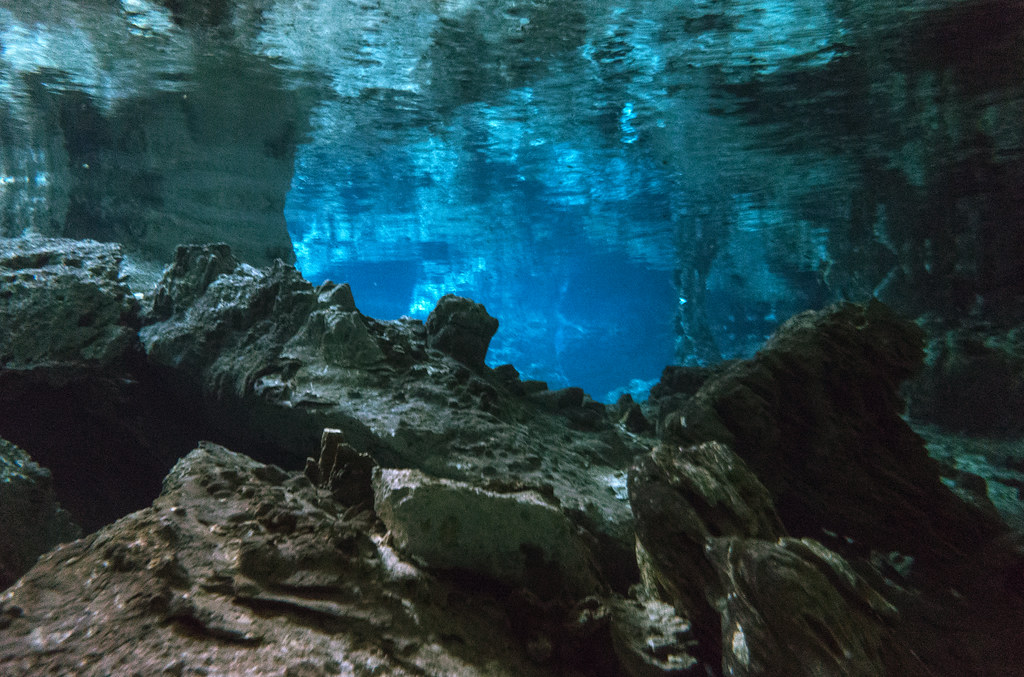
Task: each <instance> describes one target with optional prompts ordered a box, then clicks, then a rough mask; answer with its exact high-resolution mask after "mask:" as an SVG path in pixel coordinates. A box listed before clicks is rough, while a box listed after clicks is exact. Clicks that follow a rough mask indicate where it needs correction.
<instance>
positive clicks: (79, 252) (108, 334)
mask: <svg viewBox="0 0 1024 677" xmlns="http://www.w3.org/2000/svg"><path fill="white" fill-rule="evenodd" d="M121 260H122V253H121V248H120V247H119V246H118V245H111V244H100V243H98V242H90V241H78V240H58V239H48V238H39V237H25V238H16V239H0V289H2V290H3V291H2V292H0V366H2V368H3V371H4V373H5V374H6V375H7V378H13V377H14V376H15V374H17V375H19V376H20V377H23V378H24V377H26V376H28V375H31V377H32V378H36V379H49V380H50V381H52V382H54V383H57V382H62V381H66V380H70V379H73V378H75V377H76V376H77V375H78V374H80V373H82V372H83V371H88V370H92V371H96V370H104V369H107V368H109V367H111V366H115V365H116V366H120V367H121V368H122V369H124V368H125V366H126V363H127V362H128V361H129V359H130V357H131V356H132V354H133V351H135V350H136V349H137V348H138V342H137V340H136V338H135V331H134V329H133V327H132V325H133V324H134V323H135V322H136V321H137V319H136V314H137V303H136V301H135V298H134V297H133V296H132V294H131V292H130V290H129V289H128V287H127V286H126V285H124V284H123V283H122V282H121V280H120V276H121V273H120V271H121ZM118 363H119V364H118Z"/></svg>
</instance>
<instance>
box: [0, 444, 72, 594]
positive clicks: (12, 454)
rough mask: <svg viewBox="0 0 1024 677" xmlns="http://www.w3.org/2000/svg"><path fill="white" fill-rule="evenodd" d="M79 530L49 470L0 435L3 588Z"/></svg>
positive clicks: (0, 573) (0, 572) (0, 566)
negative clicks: (62, 504)
mask: <svg viewBox="0 0 1024 677" xmlns="http://www.w3.org/2000/svg"><path fill="white" fill-rule="evenodd" d="M80 533H81V529H79V528H78V526H77V525H75V524H74V523H73V522H72V521H71V516H70V515H68V513H67V512H65V511H64V509H62V508H61V507H60V506H59V505H58V504H57V499H56V497H55V496H54V493H53V486H52V482H51V478H50V471H49V470H47V469H45V468H41V467H40V466H39V465H37V464H36V463H35V462H34V461H33V460H32V459H31V458H29V455H28V454H26V453H25V452H24V451H23V450H21V449H19V448H18V447H16V446H14V445H13V444H11V443H10V442H8V441H7V440H3V439H0V534H3V538H0V590H2V589H4V588H6V587H7V586H9V585H10V584H11V583H13V582H14V581H15V580H17V579H18V577H20V576H21V575H22V574H23V573H25V572H26V571H28V570H29V568H30V567H31V566H32V565H33V564H35V561H36V559H37V558H38V557H39V555H41V554H43V553H44V552H46V551H48V550H50V549H51V548H52V547H54V546H55V545H57V544H58V543H63V542H66V541H71V540H74V539H76V538H78V536H79V534H80Z"/></svg>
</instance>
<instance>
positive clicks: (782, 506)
mask: <svg viewBox="0 0 1024 677" xmlns="http://www.w3.org/2000/svg"><path fill="white" fill-rule="evenodd" d="M921 344H922V334H921V331H920V330H919V329H918V328H917V327H916V326H914V325H912V324H909V323H906V322H904V321H902V320H899V319H898V318H897V317H896V316H895V315H894V314H893V313H892V312H891V311H889V310H888V309H887V308H886V307H885V306H883V305H882V304H880V303H877V302H872V303H869V304H868V305H856V304H842V305H839V306H836V307H833V308H831V309H828V310H825V311H821V312H807V313H802V314H800V315H797V316H796V317H794V318H792V319H790V320H789V321H788V322H786V323H785V324H784V325H783V327H782V328H780V330H779V331H778V333H776V334H775V336H773V337H772V339H771V340H770V341H768V343H767V344H765V346H764V348H762V349H761V350H760V351H759V352H758V354H757V355H756V356H755V357H754V358H753V359H751V360H747V361H744V362H740V363H738V364H736V365H734V366H733V367H731V368H729V369H728V370H726V371H725V372H724V373H722V374H721V375H719V376H717V377H715V378H713V379H711V380H710V381H708V382H707V383H706V384H705V385H704V386H703V387H702V388H701V389H700V391H699V392H698V393H697V394H696V396H695V397H693V398H692V399H691V400H690V401H689V402H688V403H687V404H686V405H685V406H684V407H683V408H682V409H681V410H679V411H678V412H676V413H674V414H672V415H671V418H670V419H669V420H668V421H667V423H666V431H665V439H666V440H668V441H671V442H673V443H681V444H692V443H696V442H703V441H707V440H717V441H720V442H723V443H725V444H727V445H729V446H730V447H731V448H732V449H733V450H734V451H735V453H736V454H737V455H739V456H740V457H741V458H743V459H744V460H745V461H746V462H747V464H748V465H749V466H750V468H751V470H752V471H753V472H754V473H755V474H756V475H757V477H758V479H759V480H760V481H761V482H762V483H763V484H764V485H765V487H767V489H768V491H769V493H770V494H771V496H772V500H773V501H774V503H775V507H776V508H777V510H778V512H779V515H780V517H781V518H782V521H783V523H784V524H785V525H786V527H787V528H788V529H789V530H790V532H791V533H792V534H793V535H795V536H810V537H812V538H818V539H822V538H826V537H828V533H829V532H831V533H834V534H838V535H839V537H840V538H839V539H833V540H832V541H831V543H832V544H833V545H834V546H835V547H840V546H842V540H843V539H846V538H849V539H852V543H851V544H850V545H852V546H853V547H851V548H844V549H845V550H846V551H847V552H855V551H856V550H857V548H858V547H859V548H861V550H862V551H864V552H866V551H868V550H878V551H881V552H888V551H900V552H902V553H905V554H908V555H911V556H912V557H914V558H916V559H917V560H918V561H919V563H920V564H922V565H925V566H938V567H941V566H952V565H955V563H956V561H957V559H958V558H959V557H961V556H962V555H964V554H965V553H969V552H971V551H972V550H973V549H975V548H977V547H978V545H979V544H980V543H982V542H984V541H985V540H987V539H990V538H992V537H993V536H994V535H995V534H997V533H998V532H999V531H1000V530H1001V528H1002V527H1001V525H999V524H998V523H997V522H995V521H993V520H992V519H990V517H989V516H988V515H986V514H984V513H982V512H981V511H978V510H974V509H972V508H971V507H970V506H968V505H967V504H965V503H963V502H962V501H960V500H959V499H957V498H956V497H955V496H954V495H953V493H952V492H950V491H949V490H948V489H947V488H946V487H945V486H943V485H942V484H941V483H940V481H939V472H938V467H937V465H936V464H935V463H934V462H933V461H932V460H931V459H929V458H928V454H927V450H926V449H925V446H924V442H923V441H922V440H921V438H920V437H918V436H917V435H916V434H915V433H914V432H913V431H912V430H911V428H910V427H909V426H908V425H907V424H906V422H905V421H904V420H903V419H902V418H900V414H901V413H902V411H903V408H904V404H903V401H902V400H901V399H900V396H899V393H898V389H899V386H900V383H901V382H902V381H903V380H904V379H906V378H907V377H908V376H910V375H911V374H913V373H914V372H916V371H917V370H918V369H919V368H920V365H921V361H922V358H923V352H922V345H921ZM882 516H886V517H885V518H884V519H880V517H882ZM890 516H898V517H890Z"/></svg>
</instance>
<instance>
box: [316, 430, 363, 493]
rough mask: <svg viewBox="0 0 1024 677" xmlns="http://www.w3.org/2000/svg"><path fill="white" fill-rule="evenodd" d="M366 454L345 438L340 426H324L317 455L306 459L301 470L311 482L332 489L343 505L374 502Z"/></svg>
mask: <svg viewBox="0 0 1024 677" xmlns="http://www.w3.org/2000/svg"><path fill="white" fill-rule="evenodd" d="M375 465H376V464H375V463H374V462H373V459H372V458H371V457H370V456H369V455H368V454H364V453H361V452H359V451H356V450H355V449H354V448H353V447H352V445H350V444H348V443H347V442H345V434H344V433H343V432H342V431H340V430H335V429H332V428H325V429H324V434H323V437H321V438H320V458H319V459H317V460H313V459H312V458H307V459H306V467H305V470H304V474H305V475H306V478H307V479H308V480H309V481H310V482H312V483H313V484H314V485H316V486H319V487H324V488H326V489H327V490H329V491H330V492H331V496H333V497H334V500H336V501H338V502H339V503H343V504H345V505H362V504H366V505H373V486H372V480H373V468H374V466H375Z"/></svg>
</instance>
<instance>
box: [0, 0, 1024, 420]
mask: <svg viewBox="0 0 1024 677" xmlns="http://www.w3.org/2000/svg"><path fill="white" fill-rule="evenodd" d="M172 4H173V3H172ZM257 4H258V5H259V10H258V11H257V10H256V9H255V8H254V7H250V5H249V4H247V3H241V4H239V5H238V6H237V7H235V6H232V7H233V9H232V10H231V12H228V13H226V14H224V15H223V16H221V15H220V14H218V16H219V17H220V18H219V19H218V21H221V20H222V21H223V23H222V24H219V25H212V24H211V25H205V24H202V22H198V23H195V24H190V23H188V22H183V21H182V19H181V17H180V16H176V15H175V12H174V11H173V10H172V9H168V6H167V3H162V4H161V3H153V2H148V0H131V1H130V2H129V1H128V0H125V2H122V3H112V4H111V3H76V2H70V1H65V0H58V1H56V2H53V3H42V4H40V3H38V2H35V1H34V0H7V1H6V2H5V3H3V6H2V7H0V232H7V231H12V232H14V231H17V230H18V229H19V228H22V229H23V228H26V227H29V228H34V229H36V230H40V231H42V232H47V233H63V234H72V235H79V236H89V237H99V238H103V239H121V240H124V241H126V242H127V243H128V244H129V245H133V246H135V247H136V248H138V249H141V250H143V251H148V252H165V253H166V255H169V252H170V248H171V247H173V245H174V244H177V243H178V242H179V241H180V240H182V239H193V238H195V237H206V236H208V237H215V238H217V239H225V240H229V241H231V242H232V244H233V246H235V248H236V251H244V252H246V255H251V256H253V257H254V259H257V258H258V259H261V261H259V262H260V263H261V264H265V263H266V262H268V261H269V260H272V259H273V257H274V256H275V255H278V254H279V253H281V251H282V248H283V249H284V251H285V253H286V250H287V246H288V240H289V239H290V241H291V244H292V247H293V249H294V254H295V257H296V260H297V263H298V266H299V268H300V269H301V270H302V272H303V273H304V274H305V275H306V276H307V277H308V278H309V279H310V280H311V281H313V282H318V281H320V280H322V279H326V278H331V279H334V280H335V281H338V282H342V281H345V282H349V283H350V284H351V285H352V287H353V291H354V295H355V300H356V303H357V305H358V306H359V308H360V309H361V310H362V311H363V312H364V313H366V314H368V315H372V316H376V317H380V318H385V319H387V318H396V317H400V316H403V315H409V316H412V317H417V318H425V317H426V316H427V314H428V313H429V312H430V310H431V309H432V308H433V307H434V305H435V303H436V302H437V300H438V299H439V298H440V297H441V296H442V295H444V294H446V293H456V294H461V295H464V296H468V297H470V298H473V299H475V300H477V301H479V302H482V303H484V304H485V305H486V306H487V308H488V310H489V311H490V313H491V314H492V315H494V316H496V317H497V318H498V319H499V320H500V322H501V326H500V329H499V330H498V334H497V335H496V336H495V338H494V341H493V342H492V345H491V350H490V354H489V356H488V362H489V364H491V365H497V364H502V363H511V364H513V365H515V367H516V368H517V369H519V371H520V372H521V374H522V375H523V377H524V378H535V379H542V380H545V381H548V382H549V384H550V385H551V386H552V387H559V386H564V385H579V386H582V387H583V388H584V389H585V390H586V391H587V392H589V393H590V394H591V395H592V396H593V397H595V398H598V399H601V400H606V401H607V400H610V399H614V398H615V397H616V394H617V393H618V392H622V391H624V390H626V391H632V392H634V393H636V394H638V395H641V394H642V392H643V391H644V389H645V388H646V387H647V386H648V385H649V384H650V383H651V382H652V381H653V380H655V379H657V378H658V375H659V373H660V371H661V369H662V367H663V366H664V365H666V364H670V363H683V364H709V363H714V362H716V361H718V360H721V359H725V358H731V357H743V356H747V355H750V354H751V353H752V352H754V351H755V350H756V349H757V348H758V346H759V345H760V344H761V343H762V342H763V341H764V340H765V338H766V337H767V336H768V335H770V333H771V332H772V331H773V330H774V329H775V328H776V327H777V326H778V325H779V323H781V322H783V321H785V320H786V319H787V318H788V317H790V316H791V315H793V314H794V313H797V312H800V311H802V310H804V309H808V308H818V307H821V306H823V305H824V304H826V303H829V302H830V301H833V300H836V299H844V298H848V299H854V300H863V299H865V298H867V297H869V296H876V297H878V298H880V299H882V300H884V301H885V302H887V303H890V304H891V305H893V306H894V307H896V309H897V310H898V311H899V312H901V313H903V314H905V315H908V316H911V317H921V316H925V315H927V316H929V317H930V318H932V319H935V318H938V319H939V320H941V321H943V322H947V323H949V324H956V323H958V322H961V321H962V320H963V318H972V319H974V320H978V321H990V320H994V321H1002V322H1011V321H1016V320H1015V318H1019V317H1020V316H1022V315H1024V304H1022V303H1021V302H1020V299H1021V298H1024V282H1022V280H1024V276H1022V275H1021V274H1020V267H1021V266H1020V261H1021V260H1022V257H1024V245H1022V242H1024V241H1022V240H1021V238H1019V237H1018V236H1017V233H1018V231H1019V214H1020V213H1021V211H1022V209H1024V202H1022V200H1024V194H1022V191H1021V189H1020V186H1021V185H1024V125H1022V124H1021V120H1022V119H1024V58H1022V51H1021V45H1022V44H1024V3H1022V2H1021V0H920V1H916V2H913V3H910V2H905V3H894V2H891V0H864V1H863V2H857V3H839V2H820V1H817V0H815V1H812V0H731V1H729V2H706V1H694V2H687V3H679V2H677V1H676V0H574V1H565V0H481V1H480V2H464V1H462V0H379V1H376V0H375V1H374V2H358V1H352V2H345V1H335V0H308V1H304V2H302V3H288V2H261V3H257ZM250 10H251V11H250ZM215 14H216V13H215ZM211 20H212V19H211ZM293 157H294V164H293V165H292V158H293ZM292 169H293V171H291V170H292ZM289 175H290V179H291V184H290V189H289V190H288V192H287V196H283V195H282V194H281V192H283V190H284V188H285V186H287V185H288V179H289ZM282 204H283V215H284V220H286V222H287V230H288V233H287V236H288V237H285V233H282V232H281V230H282V229H283V228H282V219H281V207H280V206H281V205H282ZM25 224H28V225H27V226H26V225H25ZM247 228H248V230H247ZM197 234H198V235H197ZM250 236H251V237H250ZM250 240H251V241H250Z"/></svg>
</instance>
